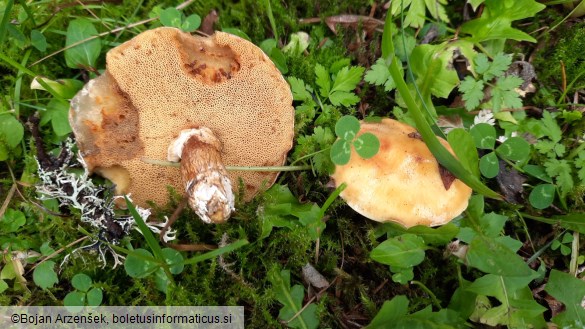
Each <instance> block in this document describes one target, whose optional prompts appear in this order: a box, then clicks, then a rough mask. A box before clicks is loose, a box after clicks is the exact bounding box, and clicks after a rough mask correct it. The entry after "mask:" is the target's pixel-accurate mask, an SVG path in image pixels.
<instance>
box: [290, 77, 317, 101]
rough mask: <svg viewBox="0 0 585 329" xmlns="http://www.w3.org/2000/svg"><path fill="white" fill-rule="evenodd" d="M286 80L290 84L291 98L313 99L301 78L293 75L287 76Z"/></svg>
mask: <svg viewBox="0 0 585 329" xmlns="http://www.w3.org/2000/svg"><path fill="white" fill-rule="evenodd" d="M287 80H288V83H289V84H290V88H291V91H292V94H293V100H295V101H303V102H306V101H309V100H312V99H313V96H312V95H311V93H310V92H309V91H308V90H307V86H306V85H305V82H304V81H303V80H301V79H299V78H295V77H288V78H287Z"/></svg>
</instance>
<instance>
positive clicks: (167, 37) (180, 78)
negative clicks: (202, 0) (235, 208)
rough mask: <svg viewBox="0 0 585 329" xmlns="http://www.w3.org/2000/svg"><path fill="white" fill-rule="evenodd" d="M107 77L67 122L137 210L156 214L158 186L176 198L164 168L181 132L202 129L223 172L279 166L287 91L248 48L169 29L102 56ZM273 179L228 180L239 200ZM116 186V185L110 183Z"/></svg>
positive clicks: (229, 38) (226, 37)
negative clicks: (120, 178)
mask: <svg viewBox="0 0 585 329" xmlns="http://www.w3.org/2000/svg"><path fill="white" fill-rule="evenodd" d="M106 62H107V65H106V72H105V73H104V74H102V75H101V76H100V77H98V78H96V79H94V80H92V81H90V82H89V83H88V84H87V85H86V86H85V87H84V88H83V89H82V90H81V91H80V92H79V93H78V94H77V96H76V97H75V98H74V99H73V100H72V102H71V111H70V122H71V126H72V128H73V131H74V133H75V136H76V138H77V141H78V144H79V148H80V150H81V152H82V156H83V157H84V160H85V161H86V163H87V165H88V168H89V169H90V170H96V169H99V168H108V167H113V166H116V167H117V168H123V170H126V171H127V173H128V176H129V177H130V184H129V187H128V190H127V191H124V192H125V193H128V192H130V193H132V198H133V200H134V201H135V202H136V203H137V204H138V205H141V206H145V205H146V201H147V200H152V201H154V202H156V203H159V204H165V203H166V202H167V201H168V200H169V196H168V192H167V188H166V187H167V185H171V186H173V187H174V188H175V189H176V190H177V191H180V192H182V191H183V187H182V184H181V175H180V170H179V168H176V167H168V166H159V165H153V164H149V163H146V162H144V161H143V160H142V158H147V159H154V160H165V161H166V159H167V148H168V146H169V144H170V143H171V141H172V140H174V139H175V138H176V137H177V136H178V135H179V133H180V132H181V130H183V129H190V128H198V127H207V128H209V129H211V131H212V132H213V134H214V135H215V136H216V137H217V138H218V140H219V141H220V142H221V144H222V150H223V152H222V154H221V158H222V161H223V164H224V165H226V166H280V165H282V164H283V163H284V161H285V160H286V154H287V152H288V151H289V150H290V148H291V147H292V139H293V135H294V130H293V126H294V109H293V107H292V95H291V93H290V89H289V86H288V84H287V82H286V81H285V80H284V78H283V77H282V75H281V74H280V72H279V71H278V69H277V68H276V67H275V66H274V64H273V63H272V62H271V61H270V59H269V58H268V57H267V56H266V55H265V54H264V53H263V52H262V50H260V49H259V48H258V47H256V46H255V45H253V44H252V43H250V42H248V41H246V40H244V39H241V38H239V37H236V36H233V35H230V34H227V33H223V32H216V33H215V34H214V35H212V36H210V37H199V36H191V35H190V34H188V33H183V32H181V31H179V30H177V29H174V28H167V27H164V28H157V29H154V30H149V31H146V32H143V33H141V34H139V35H137V36H136V37H134V38H133V39H131V40H129V41H127V42H125V43H123V44H121V45H120V46H118V47H116V48H114V49H112V50H110V51H109V52H108V54H107V58H106ZM277 175H278V173H275V172H249V171H246V172H244V171H239V172H238V171H233V172H230V173H229V176H230V180H231V182H232V188H233V190H234V191H235V193H236V194H237V192H238V190H239V186H240V183H239V182H240V179H242V181H243V188H244V200H249V199H251V198H252V197H253V196H254V195H255V194H256V193H257V192H258V191H259V190H260V189H261V188H263V187H265V188H267V187H269V186H270V185H272V184H273V183H274V181H275V179H276V177H277ZM114 183H115V182H114Z"/></svg>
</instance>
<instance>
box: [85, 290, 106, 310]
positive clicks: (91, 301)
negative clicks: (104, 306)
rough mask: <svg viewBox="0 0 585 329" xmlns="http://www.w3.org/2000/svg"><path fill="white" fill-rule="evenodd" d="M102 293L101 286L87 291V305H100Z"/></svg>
mask: <svg viewBox="0 0 585 329" xmlns="http://www.w3.org/2000/svg"><path fill="white" fill-rule="evenodd" d="M103 298H104V295H103V293H102V289H101V288H92V289H91V290H90V291H88V292H87V295H86V299H87V305H89V306H100V305H101V303H102V300H103Z"/></svg>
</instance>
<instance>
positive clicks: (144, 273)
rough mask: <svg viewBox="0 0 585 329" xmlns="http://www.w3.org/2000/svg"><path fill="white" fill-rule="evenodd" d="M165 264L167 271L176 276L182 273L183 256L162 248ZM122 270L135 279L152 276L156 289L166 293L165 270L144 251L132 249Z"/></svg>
mask: <svg viewBox="0 0 585 329" xmlns="http://www.w3.org/2000/svg"><path fill="white" fill-rule="evenodd" d="M161 252H162V255H163V257H164V261H165V263H166V264H167V265H168V266H169V267H168V270H169V272H170V273H171V274H173V275H177V274H180V273H181V272H183V268H184V264H183V255H181V253H180V252H178V251H176V250H175V249H171V248H163V249H162V250H161ZM124 269H125V270H126V273H128V275H129V276H131V277H133V278H137V279H141V278H146V277H148V276H151V275H152V276H154V283H155V285H156V287H157V288H158V289H159V290H160V291H162V292H165V293H166V292H167V289H168V286H169V283H170V282H171V280H169V277H168V276H167V275H166V274H165V269H164V267H163V266H161V265H160V263H158V262H156V261H155V258H154V257H153V255H152V254H151V253H150V252H149V251H148V250H146V249H134V250H132V252H131V253H130V254H128V257H126V261H125V262H124Z"/></svg>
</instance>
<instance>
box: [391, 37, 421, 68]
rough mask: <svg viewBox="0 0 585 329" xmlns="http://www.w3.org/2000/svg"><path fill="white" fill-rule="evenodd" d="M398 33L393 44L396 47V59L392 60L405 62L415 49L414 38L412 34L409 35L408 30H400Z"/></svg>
mask: <svg viewBox="0 0 585 329" xmlns="http://www.w3.org/2000/svg"><path fill="white" fill-rule="evenodd" d="M400 32H401V33H398V34H396V35H395V36H394V44H395V45H396V50H395V53H396V57H395V59H394V60H400V61H402V62H406V59H407V58H408V57H409V56H410V55H411V54H412V51H413V50H414V48H415V47H416V38H415V36H414V33H409V30H402V31H400Z"/></svg>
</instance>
